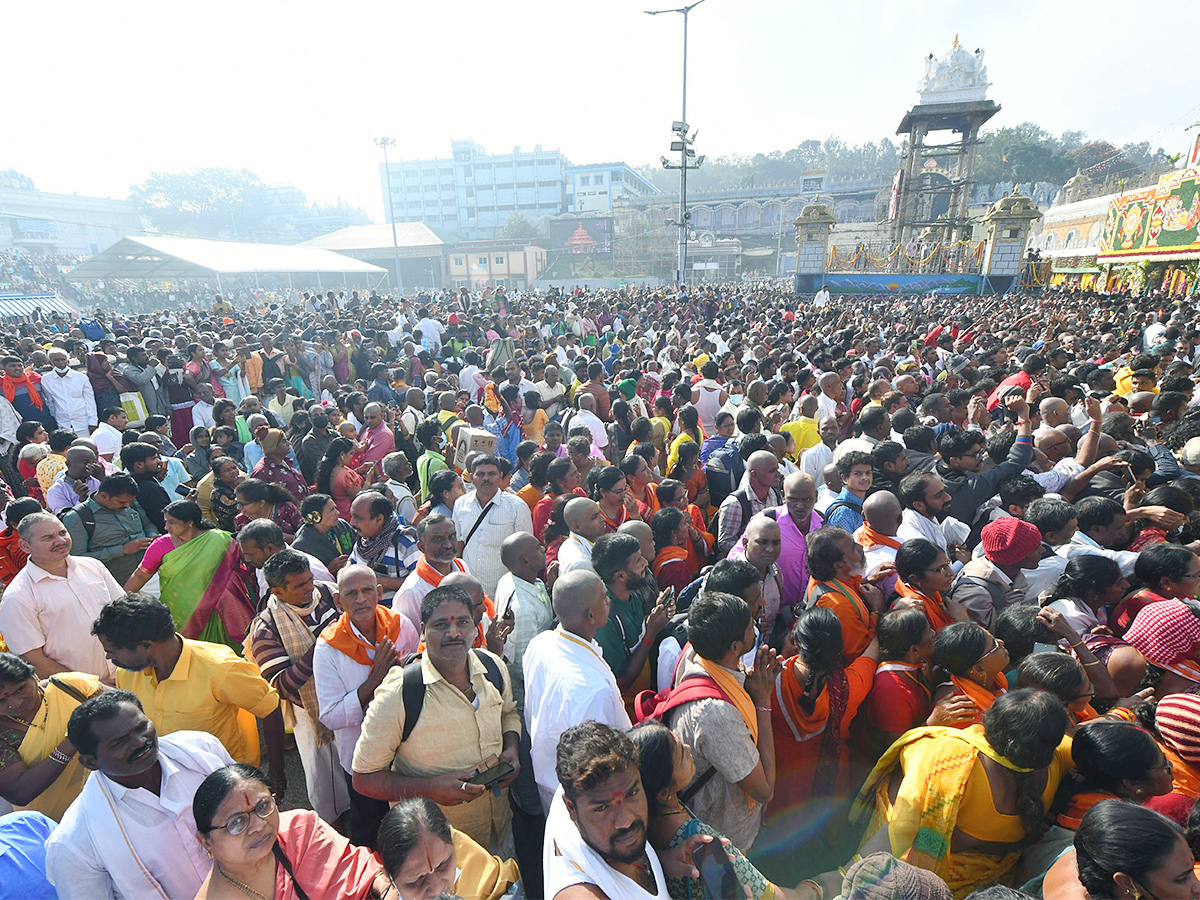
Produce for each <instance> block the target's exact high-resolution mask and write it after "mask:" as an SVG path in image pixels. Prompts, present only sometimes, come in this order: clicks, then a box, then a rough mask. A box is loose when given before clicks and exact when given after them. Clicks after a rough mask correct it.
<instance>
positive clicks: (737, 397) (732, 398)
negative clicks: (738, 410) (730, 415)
mask: <svg viewBox="0 0 1200 900" xmlns="http://www.w3.org/2000/svg"><path fill="white" fill-rule="evenodd" d="M742 399H743V397H742V395H741V394H730V395H729V402H730V403H732V404H733V405H734V406H741V405H742Z"/></svg>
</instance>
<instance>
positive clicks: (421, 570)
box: [417, 553, 467, 587]
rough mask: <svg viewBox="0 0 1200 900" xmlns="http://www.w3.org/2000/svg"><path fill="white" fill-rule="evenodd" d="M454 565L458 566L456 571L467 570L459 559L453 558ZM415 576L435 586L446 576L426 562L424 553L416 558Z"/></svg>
mask: <svg viewBox="0 0 1200 900" xmlns="http://www.w3.org/2000/svg"><path fill="white" fill-rule="evenodd" d="M454 565H456V566H457V567H458V571H460V572H465V571H467V567H466V566H464V565H463V563H462V560H461V559H455V560H454ZM417 577H418V578H420V579H421V580H422V581H428V582H429V583H430V584H432V585H433V586H434V587H437V586H438V585H439V584H441V583H442V579H443V578H445V577H446V576H445V575H443V574H442V573H441V572H439V571H438V570H437V569H435V568H434V567H433V566H431V565H430V564H429V563H428V562H426V560H425V554H424V553H422V554H421V557H420V559H418V560H417Z"/></svg>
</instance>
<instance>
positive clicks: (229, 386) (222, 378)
mask: <svg viewBox="0 0 1200 900" xmlns="http://www.w3.org/2000/svg"><path fill="white" fill-rule="evenodd" d="M208 365H209V368H210V369H212V373H213V374H214V375H216V376H217V382H218V383H219V384H220V385H221V389H222V390H223V391H225V396H226V397H227V398H229V400H230V401H231V402H233V403H241V402H242V401H243V400H244V399H245V398H246V397H248V396H249V394H250V387H249V386H248V385H247V384H246V376H245V375H244V374H243V371H242V364H241V363H240V362H239V361H238V360H237V359H236V358H234V356H233V354H232V353H231V352H230V350H229V345H228V344H224V343H222V342H220V341H218V342H217V343H215V344H213V358H212V360H211V361H210V362H209V364H208Z"/></svg>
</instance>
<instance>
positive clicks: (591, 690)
mask: <svg viewBox="0 0 1200 900" xmlns="http://www.w3.org/2000/svg"><path fill="white" fill-rule="evenodd" d="M522 670H523V672H524V675H525V725H526V727H527V728H528V729H529V741H530V758H531V759H532V760H533V777H534V780H535V781H537V786H538V793H539V794H541V797H542V809H544V810H548V809H549V808H550V801H551V799H552V798H553V797H554V792H555V791H556V790H558V775H557V773H556V771H555V760H556V758H557V752H558V739H559V738H560V737H561V736H562V734H563V732H564V731H566V730H567V729H568V728H570V727H571V726H572V725H578V724H579V723H580V722H586V721H588V720H590V719H594V720H595V721H597V722H600V723H602V724H604V725H611V726H612V727H613V728H618V729H620V730H621V731H628V730H629V729H630V728H631V727H632V724H631V723H630V721H629V714H628V713H626V712H625V704H624V703H623V702H622V700H621V691H620V689H619V688H618V687H617V679H616V677H615V676H614V675H613V673H612V669H610V668H609V667H608V663H606V662H605V661H604V656H603V654H602V652H601V650H600V645H599V644H597V643H596V641H595V640H594V639H593V640H591V641H587V640H584V639H583V638H582V637H580V636H579V635H577V634H572V633H571V632H569V631H565V630H563V627H562V626H561V625H560V626H558V627H557V628H555V629H554V630H553V631H544V632H542V633H541V634H539V635H538V636H537V637H535V638H534V639H533V640H532V641H530V642H529V646H528V647H527V648H526V649H525V657H524V659H523V660H522ZM546 833H547V834H550V831H549V829H547V831H546ZM546 887H547V893H546V896H547V897H553V896H554V893H553V892H551V891H550V890H549V885H547V886H546Z"/></svg>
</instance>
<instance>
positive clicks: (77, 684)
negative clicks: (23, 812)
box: [14, 672, 100, 822]
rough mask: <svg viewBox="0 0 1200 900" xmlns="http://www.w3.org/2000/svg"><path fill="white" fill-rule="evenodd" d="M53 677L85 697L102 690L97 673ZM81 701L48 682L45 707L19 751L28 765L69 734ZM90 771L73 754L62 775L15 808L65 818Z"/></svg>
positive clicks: (50, 816) (65, 674) (41, 757)
mask: <svg viewBox="0 0 1200 900" xmlns="http://www.w3.org/2000/svg"><path fill="white" fill-rule="evenodd" d="M54 680H55V681H58V682H61V683H62V684H65V685H67V686H68V687H71V688H74V689H75V690H76V691H78V692H79V693H80V694H82V695H83V696H84V697H91V696H93V695H94V694H97V693H99V691H100V679H99V678H97V677H96V676H94V675H86V674H84V673H82V672H63V673H60V674H58V675H55V676H54ZM79 702H80V701H79V700H78V699H76V698H75V697H73V696H72V695H71V693H70V692H69V691H64V690H63V689H62V688H60V687H57V686H56V685H55V684H53V683H52V682H51V683H47V685H46V693H45V695H44V696H43V698H42V708H41V709H40V710H38V711H37V713H36V714H35V715H34V717H33V721H32V722H31V723H30V725H29V730H28V731H26V732H25V738H24V739H23V740H22V741H21V746H20V747H18V748H17V752H18V753H19V754H20V756H21V761H22V762H23V763H25V765H26V766H33V765H36V764H37V763H39V762H41V761H42V760H43V759H45V758H46V757H47V756H49V755H50V751H52V750H53V749H54V748H55V747H57V746H58V745H59V744H61V743H62V740H63V738H65V737H66V736H67V721H68V720H69V719H70V718H71V713H73V712H74V711H75V708H76V707H77V706H79ZM87 777H88V770H87V769H85V768H84V767H83V766H82V765H80V763H79V756H78V754H76V755H75V756H72V757H71V761H70V762H69V763H67V764H66V765H65V766H64V767H63V770H62V772H60V773H59V776H58V777H57V778H55V779H54V781H53V782H52V783H51V784H50V786H49V787H47V788H46V789H45V790H44V791H42V792H41V793H40V794H38V795H37V797H35V798H34V800H33V802H32V803H30V804H29V805H28V806H17V807H14V809H19V810H20V809H29V810H34V811H35V812H40V813H42V814H43V815H45V816H48V817H49V818H51V819H53V820H54V821H55V822H60V821H62V817H63V813H65V812H66V811H67V807H68V806H70V805H71V804H72V803H73V802H74V800H75V798H76V797H78V796H79V792H80V791H82V790H83V783H84V782H85V781H87Z"/></svg>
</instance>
